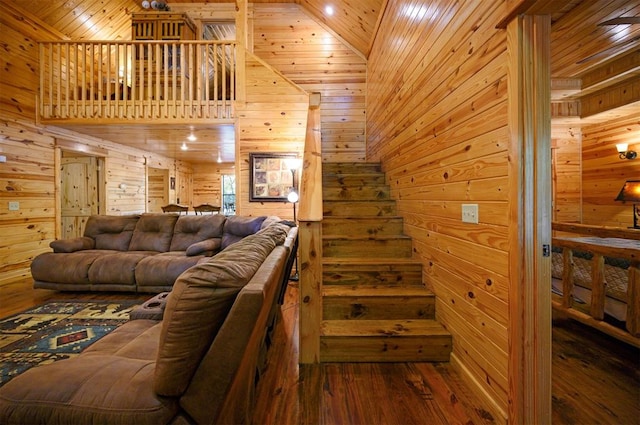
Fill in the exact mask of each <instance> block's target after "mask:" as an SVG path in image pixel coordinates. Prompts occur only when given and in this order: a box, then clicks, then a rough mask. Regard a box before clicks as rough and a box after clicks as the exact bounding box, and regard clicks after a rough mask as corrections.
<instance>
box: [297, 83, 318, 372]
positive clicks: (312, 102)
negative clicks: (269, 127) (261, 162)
mask: <svg viewBox="0 0 640 425" xmlns="http://www.w3.org/2000/svg"><path fill="white" fill-rule="evenodd" d="M320 123H321V121H320V94H319V93H313V94H311V96H310V97H309V113H308V118H307V133H306V137H305V145H304V158H303V165H302V180H301V183H300V213H299V216H298V217H299V221H300V230H299V232H298V238H299V252H300V266H301V267H300V269H301V270H300V326H299V329H300V358H299V360H298V362H299V363H300V364H309V363H319V362H320V327H321V325H322V144H321V138H320V135H321V132H320Z"/></svg>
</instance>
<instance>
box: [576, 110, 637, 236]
mask: <svg viewBox="0 0 640 425" xmlns="http://www.w3.org/2000/svg"><path fill="white" fill-rule="evenodd" d="M616 143H628V144H629V149H630V150H634V151H636V152H637V151H640V112H636V113H635V114H633V115H631V116H629V117H627V118H623V119H618V120H615V121H612V122H609V123H604V124H594V125H592V126H588V127H584V128H583V131H582V162H583V164H582V199H583V206H582V223H583V224H591V225H597V226H612V227H628V226H631V225H633V211H632V206H631V204H626V205H625V204H623V203H622V202H616V201H614V199H615V197H616V196H618V192H620V189H622V185H623V183H624V182H625V181H626V180H632V179H633V180H637V179H640V160H639V159H635V160H626V159H624V160H622V159H619V158H618V154H617V152H616V146H615V145H616Z"/></svg>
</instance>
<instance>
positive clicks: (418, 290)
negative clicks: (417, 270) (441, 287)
mask: <svg viewBox="0 0 640 425" xmlns="http://www.w3.org/2000/svg"><path fill="white" fill-rule="evenodd" d="M322 295H323V296H325V297H326V296H329V297H392V296H397V297H432V296H433V292H431V291H430V290H428V289H427V288H426V287H425V286H418V285H413V286H411V285H407V286H392V285H376V286H373V285H366V286H354V285H323V287H322Z"/></svg>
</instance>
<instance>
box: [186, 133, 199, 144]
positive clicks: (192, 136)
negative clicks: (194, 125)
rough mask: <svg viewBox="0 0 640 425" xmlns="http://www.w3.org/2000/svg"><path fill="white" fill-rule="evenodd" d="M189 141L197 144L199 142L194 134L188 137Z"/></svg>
mask: <svg viewBox="0 0 640 425" xmlns="http://www.w3.org/2000/svg"><path fill="white" fill-rule="evenodd" d="M187 140H188V141H190V142H195V141H196V140H198V138H197V137H196V136H195V135H194V134H193V133H192V134H190V135H188V136H187Z"/></svg>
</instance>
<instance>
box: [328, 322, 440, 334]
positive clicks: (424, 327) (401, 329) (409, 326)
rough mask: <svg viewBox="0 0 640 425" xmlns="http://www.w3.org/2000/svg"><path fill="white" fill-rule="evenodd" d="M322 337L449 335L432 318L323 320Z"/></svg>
mask: <svg viewBox="0 0 640 425" xmlns="http://www.w3.org/2000/svg"><path fill="white" fill-rule="evenodd" d="M320 334H321V336H324V337H354V336H357V337H381V336H385V337H389V336H396V337H398V336H406V337H423V336H450V335H451V334H450V333H449V331H447V330H446V329H445V328H444V326H442V325H441V324H440V323H438V322H437V321H436V320H433V319H416V320H323V321H322V324H321V331H320Z"/></svg>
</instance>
